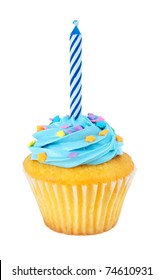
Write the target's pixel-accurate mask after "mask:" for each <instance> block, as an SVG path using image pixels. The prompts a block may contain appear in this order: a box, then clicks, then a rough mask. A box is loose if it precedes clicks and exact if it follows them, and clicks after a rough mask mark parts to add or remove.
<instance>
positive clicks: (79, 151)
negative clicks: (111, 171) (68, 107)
mask: <svg viewBox="0 0 163 280" xmlns="http://www.w3.org/2000/svg"><path fill="white" fill-rule="evenodd" d="M51 120H52V122H51V123H50V124H49V125H47V126H45V125H43V126H38V127H37V132H36V133H34V134H33V137H34V138H35V139H36V141H35V140H33V141H31V142H30V143H29V145H28V146H29V149H30V151H31V153H32V155H31V159H32V160H38V161H39V162H41V163H44V164H50V165H55V166H60V167H65V168H70V167H75V166H78V165H82V164H89V165H96V164H101V163H104V162H106V161H109V160H111V159H112V158H114V157H115V156H117V155H121V154H122V149H121V146H122V145H123V139H122V138H121V137H120V136H119V135H117V134H116V133H115V131H114V129H113V128H112V127H111V126H109V124H108V123H107V122H106V121H105V120H104V119H103V118H102V117H98V116H96V115H94V114H88V116H83V115H81V116H79V118H78V119H77V120H75V119H74V118H73V117H71V118H70V117H69V116H65V117H63V118H60V117H59V116H56V117H55V118H53V119H51Z"/></svg>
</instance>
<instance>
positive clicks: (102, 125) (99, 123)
mask: <svg viewBox="0 0 163 280" xmlns="http://www.w3.org/2000/svg"><path fill="white" fill-rule="evenodd" d="M96 125H97V126H98V127H99V128H101V129H103V128H105V127H106V123H105V122H96Z"/></svg>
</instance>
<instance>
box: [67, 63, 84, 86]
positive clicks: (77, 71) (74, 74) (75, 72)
mask: <svg viewBox="0 0 163 280" xmlns="http://www.w3.org/2000/svg"><path fill="white" fill-rule="evenodd" d="M79 63H80V64H79V66H78V65H77V66H78V68H77V67H76V68H77V69H75V70H76V71H73V73H72V75H71V76H72V78H71V80H70V86H71V85H72V83H75V81H74V80H75V79H77V80H78V79H79V76H80V75H81V66H82V63H81V62H79Z"/></svg>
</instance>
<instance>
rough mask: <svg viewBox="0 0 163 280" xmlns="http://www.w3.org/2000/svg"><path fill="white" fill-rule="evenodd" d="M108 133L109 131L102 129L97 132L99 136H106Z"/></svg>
mask: <svg viewBox="0 0 163 280" xmlns="http://www.w3.org/2000/svg"><path fill="white" fill-rule="evenodd" d="M108 133H109V130H108V129H104V130H101V131H100V132H99V135H100V136H106V135H107V134H108Z"/></svg>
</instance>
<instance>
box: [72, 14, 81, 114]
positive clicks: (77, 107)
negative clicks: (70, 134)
mask: <svg viewBox="0 0 163 280" xmlns="http://www.w3.org/2000/svg"><path fill="white" fill-rule="evenodd" d="M73 23H74V25H75V27H74V29H73V31H72V32H71V34H70V113H71V114H70V116H71V117H74V118H75V119H77V118H78V117H79V115H80V114H81V110H82V104H81V101H82V71H81V69H82V59H81V55H82V36H81V33H80V31H79V29H78V27H77V26H78V21H77V20H75V21H74V22H73Z"/></svg>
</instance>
